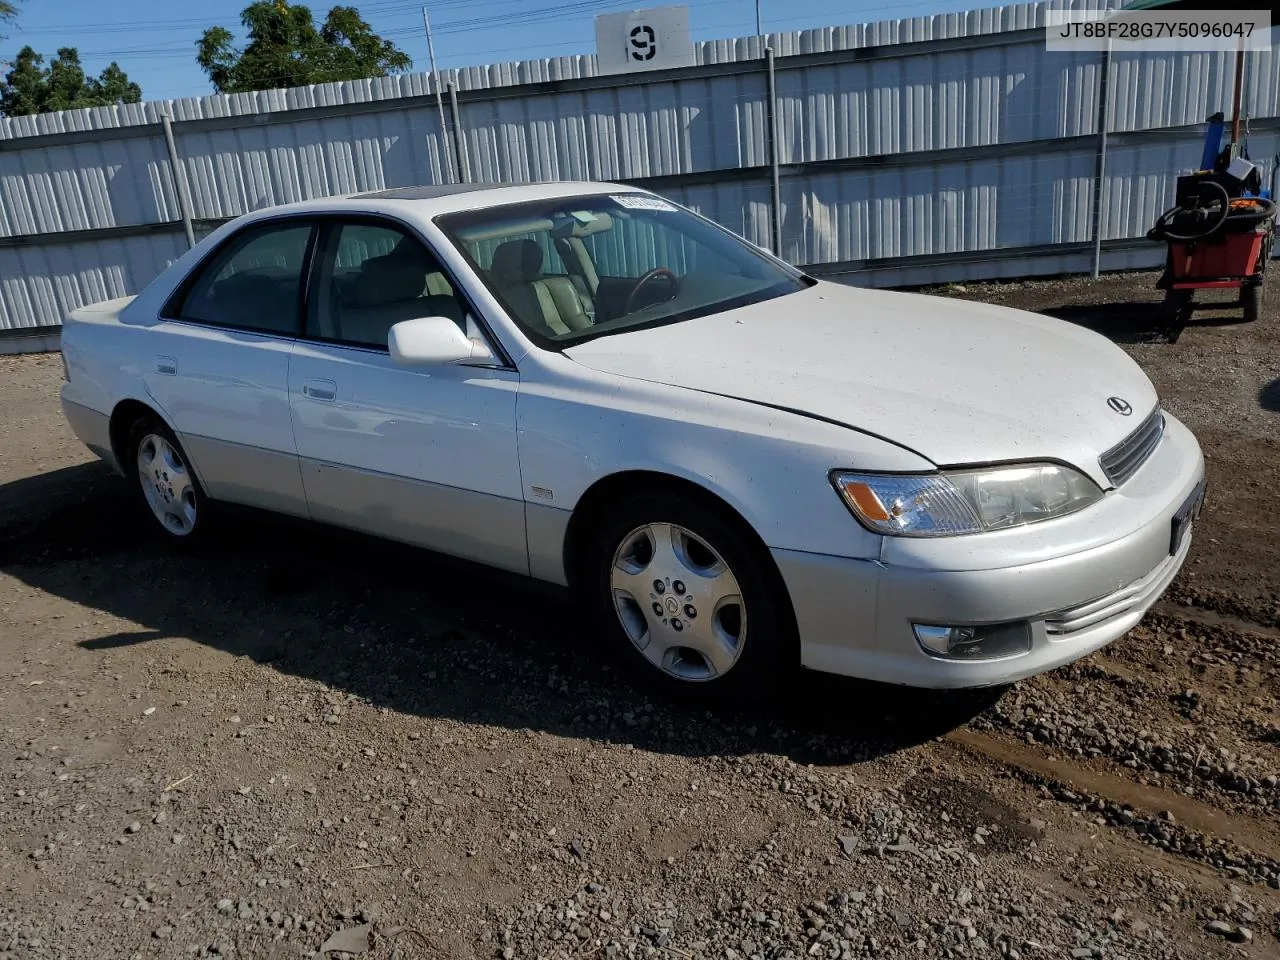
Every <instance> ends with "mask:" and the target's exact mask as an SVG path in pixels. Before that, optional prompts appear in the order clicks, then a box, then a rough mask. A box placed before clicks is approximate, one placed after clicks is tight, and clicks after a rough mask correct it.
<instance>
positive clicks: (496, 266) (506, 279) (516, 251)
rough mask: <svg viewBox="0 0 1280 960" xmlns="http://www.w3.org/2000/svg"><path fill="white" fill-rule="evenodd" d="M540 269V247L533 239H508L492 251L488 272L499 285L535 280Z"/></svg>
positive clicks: (511, 284)
mask: <svg viewBox="0 0 1280 960" xmlns="http://www.w3.org/2000/svg"><path fill="white" fill-rule="evenodd" d="M541 271H542V248H541V247H540V246H538V244H537V243H535V242H534V241H533V240H508V241H507V242H506V243H503V244H499V245H498V249H497V250H495V251H493V263H492V265H491V266H490V267H489V273H490V275H492V277H493V281H494V283H496V284H497V285H498V286H500V287H510V286H514V285H515V284H517V283H529V282H530V281H533V280H537V279H538V277H539V275H540V274H541Z"/></svg>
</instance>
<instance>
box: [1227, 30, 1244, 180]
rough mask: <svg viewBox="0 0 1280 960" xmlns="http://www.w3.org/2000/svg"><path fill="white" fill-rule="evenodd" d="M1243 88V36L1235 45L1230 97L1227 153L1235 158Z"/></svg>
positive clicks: (1238, 138)
mask: <svg viewBox="0 0 1280 960" xmlns="http://www.w3.org/2000/svg"><path fill="white" fill-rule="evenodd" d="M1243 90H1244V37H1241V38H1240V42H1239V44H1237V46H1236V84H1235V92H1234V93H1233V94H1232V97H1231V145H1232V148H1233V152H1232V153H1231V154H1229V156H1231V157H1232V159H1234V158H1235V152H1234V151H1235V150H1238V149H1239V146H1238V145H1239V143H1240V98H1241V95H1242V93H1243Z"/></svg>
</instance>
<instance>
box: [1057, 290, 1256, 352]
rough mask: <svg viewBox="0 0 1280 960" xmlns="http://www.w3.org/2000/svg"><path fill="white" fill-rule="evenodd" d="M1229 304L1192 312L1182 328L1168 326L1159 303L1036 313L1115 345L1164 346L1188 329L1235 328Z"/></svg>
mask: <svg viewBox="0 0 1280 960" xmlns="http://www.w3.org/2000/svg"><path fill="white" fill-rule="evenodd" d="M1230 309H1231V305H1230V304H1229V303H1223V304H1219V303H1206V304H1204V305H1203V307H1202V308H1201V309H1197V310H1195V311H1194V312H1192V314H1191V316H1190V318H1189V319H1188V320H1187V322H1186V323H1185V324H1184V325H1183V327H1182V328H1176V329H1175V328H1173V327H1171V325H1170V316H1169V314H1168V313H1167V312H1166V310H1165V308H1164V305H1163V304H1162V303H1159V302H1154V303H1153V302H1151V301H1137V300H1126V301H1121V302H1118V303H1068V304H1062V305H1060V306H1052V307H1040V308H1038V309H1037V311H1036V312H1038V313H1043V314H1045V315H1046V316H1050V317H1056V318H1057V319H1059V320H1066V321H1068V322H1070V323H1074V324H1076V325H1077V326H1081V327H1085V328H1086V329H1089V330H1092V331H1094V332H1095V333H1100V334H1102V335H1103V336H1105V337H1107V338H1108V339H1109V340H1111V341H1112V342H1114V343H1163V342H1166V341H1168V340H1169V339H1170V338H1171V337H1172V338H1174V339H1176V338H1177V335H1178V334H1180V333H1181V332H1182V329H1185V328H1187V327H1225V326H1238V325H1241V324H1243V322H1244V321H1243V320H1242V319H1241V317H1240V314H1239V313H1238V312H1236V313H1223V312H1221V311H1224V310H1230Z"/></svg>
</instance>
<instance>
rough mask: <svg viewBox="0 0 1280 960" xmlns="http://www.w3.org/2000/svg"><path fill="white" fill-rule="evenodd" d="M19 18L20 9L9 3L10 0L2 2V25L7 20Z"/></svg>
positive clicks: (0, 12)
mask: <svg viewBox="0 0 1280 960" xmlns="http://www.w3.org/2000/svg"><path fill="white" fill-rule="evenodd" d="M17 16H18V8H17V7H16V6H15V5H14V4H12V3H10V2H9V0H0V23H3V22H4V21H5V20H13V19H14V18H16V17H17Z"/></svg>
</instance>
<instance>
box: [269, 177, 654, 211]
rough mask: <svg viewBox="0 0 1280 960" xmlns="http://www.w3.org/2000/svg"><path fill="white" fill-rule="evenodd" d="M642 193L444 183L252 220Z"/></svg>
mask: <svg viewBox="0 0 1280 960" xmlns="http://www.w3.org/2000/svg"><path fill="white" fill-rule="evenodd" d="M636 192H643V191H640V189H639V188H638V187H630V186H626V185H624V184H619V183H608V182H603V181H593V180H563V181H554V182H544V183H440V184H424V185H421V186H406V187H391V188H388V189H385V190H373V191H366V192H362V193H349V194H346V195H343V196H336V197H327V198H324V199H321V200H301V201H296V202H294V203H286V204H281V205H278V206H273V207H268V208H265V209H262V210H255V211H254V212H253V213H252V214H250V215H249V216H250V217H252V218H253V219H258V218H259V217H265V216H271V215H278V214H281V213H293V214H297V213H322V212H323V213H336V212H342V211H352V212H359V211H369V210H374V211H386V212H393V211H395V210H397V209H398V210H401V211H404V210H406V209H412V210H413V211H414V213H417V214H419V215H421V216H428V217H434V216H437V215H439V214H442V213H457V212H460V211H463V210H479V209H484V208H485V207H490V206H499V205H501V204H507V203H520V202H522V201H526V200H553V199H557V198H560V197H574V196H583V195H598V194H601V193H636Z"/></svg>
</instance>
